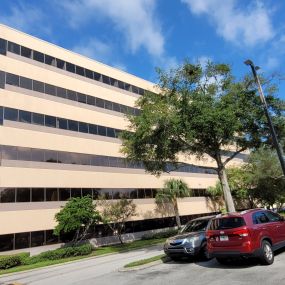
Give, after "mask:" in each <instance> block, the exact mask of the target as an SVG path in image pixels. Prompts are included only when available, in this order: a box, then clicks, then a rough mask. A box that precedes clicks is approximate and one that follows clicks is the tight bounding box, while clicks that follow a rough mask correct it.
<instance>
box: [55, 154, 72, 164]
mask: <svg viewBox="0 0 285 285" xmlns="http://www.w3.org/2000/svg"><path fill="white" fill-rule="evenodd" d="M58 162H59V163H67V164H70V163H71V156H70V154H69V153H66V152H61V151H59V152H58Z"/></svg>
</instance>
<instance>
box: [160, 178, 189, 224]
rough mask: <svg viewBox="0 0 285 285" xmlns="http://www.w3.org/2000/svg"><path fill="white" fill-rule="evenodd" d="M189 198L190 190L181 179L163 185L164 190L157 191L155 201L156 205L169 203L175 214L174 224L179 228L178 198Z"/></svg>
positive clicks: (168, 181)
mask: <svg viewBox="0 0 285 285" xmlns="http://www.w3.org/2000/svg"><path fill="white" fill-rule="evenodd" d="M189 196H191V190H190V189H189V188H188V185H187V184H186V183H185V182H184V181H182V180H181V179H169V180H167V181H166V182H165V183H164V188H163V189H160V190H158V192H157V194H156V196H155V201H156V203H157V204H165V203H171V204H172V206H173V210H174V213H175V218H176V224H177V226H178V228H181V221H180V215H179V210H178V203H177V199H178V198H184V197H189Z"/></svg>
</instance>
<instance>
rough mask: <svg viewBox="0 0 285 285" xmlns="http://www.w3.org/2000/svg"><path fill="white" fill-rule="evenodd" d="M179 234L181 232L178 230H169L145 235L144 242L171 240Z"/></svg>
mask: <svg viewBox="0 0 285 285" xmlns="http://www.w3.org/2000/svg"><path fill="white" fill-rule="evenodd" d="M178 232H179V231H178V230H168V231H162V232H157V233H150V234H145V235H143V236H142V240H150V239H162V238H169V237H172V236H175V235H177V234H178Z"/></svg>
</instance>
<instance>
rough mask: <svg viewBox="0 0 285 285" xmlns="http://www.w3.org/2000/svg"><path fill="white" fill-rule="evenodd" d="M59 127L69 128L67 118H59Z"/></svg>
mask: <svg viewBox="0 0 285 285" xmlns="http://www.w3.org/2000/svg"><path fill="white" fill-rule="evenodd" d="M57 127H58V128H60V129H63V130H67V129H68V128H67V120H66V119H60V118H57Z"/></svg>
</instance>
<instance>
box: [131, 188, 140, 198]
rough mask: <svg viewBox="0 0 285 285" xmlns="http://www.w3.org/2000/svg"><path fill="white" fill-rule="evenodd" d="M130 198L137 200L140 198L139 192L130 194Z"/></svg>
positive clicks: (133, 191)
mask: <svg viewBox="0 0 285 285" xmlns="http://www.w3.org/2000/svg"><path fill="white" fill-rule="evenodd" d="M130 198H131V199H137V198H138V191H137V190H136V189H134V190H132V191H131V192H130Z"/></svg>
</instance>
